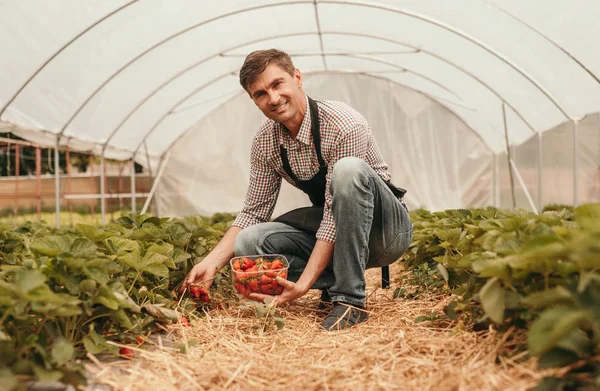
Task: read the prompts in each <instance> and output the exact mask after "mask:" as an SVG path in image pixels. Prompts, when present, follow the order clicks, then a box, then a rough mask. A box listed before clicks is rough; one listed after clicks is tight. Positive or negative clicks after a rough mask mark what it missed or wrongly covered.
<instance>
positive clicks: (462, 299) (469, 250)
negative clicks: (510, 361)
mask: <svg viewBox="0 0 600 391" xmlns="http://www.w3.org/2000/svg"><path fill="white" fill-rule="evenodd" d="M411 215H412V217H413V222H414V226H415V232H414V235H413V242H412V243H411V245H410V248H409V250H408V252H407V254H406V255H405V256H404V257H403V261H404V262H405V264H406V265H407V266H408V267H409V268H411V269H412V270H414V271H415V273H416V275H418V274H419V273H421V270H422V269H423V265H432V264H437V265H436V267H428V268H427V269H428V270H436V269H437V270H436V272H437V274H438V275H439V278H440V279H441V278H443V279H444V280H445V281H446V283H447V287H448V288H449V289H451V290H452V293H453V294H454V295H455V297H456V299H455V300H454V301H453V302H451V303H450V305H449V306H448V307H447V308H446V311H445V312H446V314H447V315H448V317H449V318H451V319H455V318H457V317H462V318H463V322H464V321H467V322H472V323H473V324H474V326H477V324H481V325H485V324H488V323H490V322H493V323H496V324H498V325H499V326H500V327H508V326H510V325H514V326H517V327H525V328H528V329H529V341H528V349H529V352H530V354H532V355H536V356H539V357H540V367H542V368H545V367H550V366H562V365H567V364H572V363H574V362H578V361H579V362H582V363H584V364H582V365H580V369H581V368H587V372H585V371H584V372H585V373H587V375H585V374H584V375H581V374H579V375H578V379H579V380H578V381H580V382H582V383H581V384H596V385H597V386H600V384H597V383H598V375H600V368H599V366H598V364H597V362H598V358H599V355H600V306H599V305H598V303H599V302H600V244H599V243H600V204H590V205H583V206H581V207H579V208H576V209H574V210H573V209H568V208H565V209H560V208H558V207H556V208H554V207H552V208H548V209H547V210H546V211H545V212H543V213H542V214H540V215H536V214H533V213H530V212H527V211H523V210H519V211H516V212H515V213H509V212H506V211H500V210H497V209H493V208H488V209H474V210H448V211H444V212H435V213H430V212H428V211H424V210H416V211H414V212H412V213H411ZM412 280H413V281H416V279H415V278H413V279H412ZM420 280H421V281H420V282H421V283H424V284H426V285H428V286H429V287H430V288H432V289H433V288H435V286H434V285H435V283H433V280H431V278H430V280H431V283H430V282H428V281H427V280H424V279H423V278H420ZM438 287H439V286H438ZM438 289H439V288H438ZM396 296H398V297H401V296H402V295H400V291H399V292H398V295H396ZM428 317H429V314H428V315H424V316H423V317H421V318H419V319H424V320H425V319H429V318H428ZM582 379H584V380H582ZM594 379H595V380H594ZM569 381H572V379H567V380H565V382H569ZM586 382H587V383H586Z"/></svg>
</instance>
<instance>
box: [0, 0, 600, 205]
mask: <svg viewBox="0 0 600 391" xmlns="http://www.w3.org/2000/svg"><path fill="white" fill-rule="evenodd" d="M598 20H600V2H598V1H591V0H573V1H570V2H569V4H568V6H565V3H564V2H563V1H559V0H544V1H541V0H538V1H536V0H454V1H447V0H430V1H422V0H411V1H408V0H404V1H401V0H396V1H393V0H384V1H336V0H315V1H313V0H310V1H283V0H274V1H258V0H226V1H219V2H207V1H197V0H178V1H166V0H161V1H158V0H138V1H123V0H121V1H117V0H103V1H91V0H61V1H60V2H56V1H50V0H45V1H42V0H19V1H17V0H5V1H2V2H0V53H2V61H0V130H4V131H7V130H8V131H11V132H13V133H15V134H17V135H19V136H22V137H25V138H27V139H30V140H33V141H36V142H39V143H44V144H47V145H52V146H54V145H56V143H57V142H59V143H60V144H61V145H62V146H69V147H70V148H73V149H80V150H92V151H94V152H95V153H99V154H100V153H103V154H104V155H105V156H106V157H110V158H117V159H128V158H130V157H132V156H136V154H137V153H141V152H143V153H145V152H146V150H147V151H148V153H149V155H150V157H151V159H150V160H151V162H153V163H152V164H157V162H158V161H159V160H160V158H161V157H162V156H164V155H165V152H166V151H168V150H169V149H170V148H173V149H174V150H175V149H177V148H178V147H177V144H178V142H179V141H180V140H184V139H186V137H187V134H186V132H188V131H190V130H192V129H193V130H194V131H197V130H198V129H199V128H198V126H199V125H200V124H202V123H214V124H215V126H221V127H222V128H223V124H225V123H229V124H230V125H229V128H232V129H238V131H239V132H242V131H243V132H244V135H242V134H241V133H233V132H226V131H223V132H221V133H219V134H218V135H215V136H214V137H216V139H214V140H211V141H210V142H205V141H206V140H203V139H198V140H199V141H198V145H197V150H196V152H195V153H196V154H200V153H206V154H213V153H217V152H220V153H222V154H223V155H222V156H220V157H219V158H218V159H217V160H223V157H224V156H225V153H226V152H225V151H227V150H229V149H230V148H233V146H231V145H230V144H231V143H232V141H233V142H234V143H236V144H237V143H238V142H240V141H241V140H244V144H243V145H240V146H237V145H236V148H242V149H244V148H245V149H247V148H248V147H249V138H248V137H251V136H248V135H247V133H252V132H253V130H252V129H249V126H242V124H241V123H232V122H230V121H235V120H236V119H237V118H241V117H242V116H243V115H242V113H244V112H245V110H247V109H248V107H247V106H242V105H247V102H246V103H242V102H244V101H243V99H242V98H241V97H240V92H241V91H242V90H241V87H240V86H239V84H238V77H237V72H238V70H239V67H240V66H241V64H242V62H243V59H244V56H245V55H246V54H248V53H249V52H250V51H251V50H254V49H258V48H268V47H279V48H281V49H284V50H286V51H288V52H289V53H290V54H291V55H292V58H293V60H294V62H295V64H296V66H297V67H298V68H299V69H300V70H301V71H303V72H305V73H307V74H314V75H317V74H321V73H322V74H324V75H330V77H332V78H335V77H336V76H335V75H338V76H339V74H340V73H345V74H346V75H345V76H347V77H346V78H344V79H343V80H344V83H346V81H347V80H350V79H352V78H355V79H356V80H355V81H356V85H360V86H361V87H360V88H364V83H363V81H362V80H363V79H361V77H363V76H367V77H370V78H371V79H368V80H371V81H374V80H384V81H386V82H389V83H391V85H393V86H394V88H397V89H398V90H400V87H403V88H405V89H410V90H412V91H413V92H415V93H416V94H417V95H418V96H419V99H421V100H423V99H424V97H427V99H428V104H429V105H430V106H429V107H430V108H431V109H427V110H425V112H427V113H430V114H428V115H430V116H431V118H432V119H431V120H430V121H431V124H429V125H427V127H426V128H425V129H428V130H427V131H428V132H430V133H431V135H435V136H436V137H437V138H436V139H435V140H433V139H431V137H425V136H424V135H422V134H421V133H419V134H420V136H419V137H413V138H412V139H411V138H410V137H409V141H408V142H407V144H402V145H405V146H406V148H407V149H410V152H409V153H408V154H409V155H410V154H414V155H419V156H421V157H425V158H427V159H437V160H438V161H439V165H440V166H446V165H448V167H454V166H456V165H457V164H458V166H460V164H459V163H457V162H454V161H452V162H450V161H448V160H444V159H454V158H455V157H456V155H454V154H453V153H451V152H448V151H445V150H444V151H443V152H442V153H441V154H439V155H438V156H437V157H427V155H426V154H427V153H430V149H431V148H432V149H433V150H436V148H435V143H439V144H440V145H442V146H444V147H445V146H447V145H451V144H445V142H446V141H447V140H444V139H443V138H439V137H440V136H439V135H442V134H445V132H457V133H456V135H455V137H459V135H461V136H460V137H461V139H460V140H461V142H459V143H458V144H461V143H462V140H463V139H465V140H470V138H471V137H475V139H477V140H479V141H480V142H479V144H480V145H477V146H476V145H473V148H479V149H478V150H477V151H475V152H474V153H475V154H476V155H478V156H484V155H486V154H489V153H494V154H498V153H502V152H503V151H505V150H506V140H505V135H504V134H505V129H506V131H507V133H508V140H509V144H511V145H513V148H519V147H518V146H519V145H521V144H523V143H525V142H528V140H533V139H534V138H536V137H537V134H538V133H542V132H547V131H550V130H552V129H555V128H558V127H560V126H564V127H566V128H569V127H570V126H571V122H570V121H572V120H580V121H582V123H583V122H585V120H586V116H588V117H589V116H591V115H594V114H595V113H597V112H599V111H600V80H599V77H600V39H598V38H599V37H600V24H599V23H598ZM324 77H325V76H324ZM336 80H340V79H339V78H338V79H336ZM335 84H336V83H333V82H332V83H325V84H324V85H335ZM368 84H369V85H370V84H373V83H368ZM369 88H370V89H369ZM390 88H391V87H390ZM376 90H377V91H382V92H381V94H382V96H381V97H377V98H375V97H372V96H370V97H371V98H373V99H380V100H385V99H387V98H386V97H389V96H390V94H389V91H388V92H386V89H385V88H379V87H374V86H370V87H367V90H360V91H357V92H356V93H357V94H359V95H360V94H368V93H371V92H368V91H376ZM315 91H317V90H315ZM318 91H319V92H320V95H322V96H315V98H325V97H327V96H334V95H335V91H325V90H318ZM403 91H404V90H403ZM378 93H379V92H378ZM340 94H341V96H345V94H346V93H344V92H340ZM400 96H403V97H404V98H399V99H408V98H409V97H410V98H411V99H412V98H413V97H414V96H415V95H414V94H408V93H406V94H405V93H402V94H400ZM234 102H238V105H234V104H233V103H234ZM356 102H357V105H360V102H359V101H358V100H357V101H356ZM411 105H413V102H411V101H407V100H399V101H398V102H397V104H395V105H390V106H389V107H396V108H397V109H398V108H400V109H402V110H403V111H401V112H390V111H388V110H381V111H380V112H379V113H378V114H377V115H378V116H379V117H377V118H373V117H372V118H369V119H370V120H371V121H372V122H377V123H378V124H382V126H383V128H379V129H377V130H374V131H375V132H377V133H376V137H385V136H383V135H384V134H391V133H393V132H397V133H399V134H403V135H405V134H410V133H411V132H410V130H409V129H404V128H402V126H399V125H398V124H397V120H398V119H399V118H403V117H405V114H406V113H407V112H410V109H409V107H410V106H411ZM503 106H504V107H505V112H506V121H505V120H504V115H503ZM225 107H227V108H228V112H227V114H226V116H227V120H225V119H223V108H225ZM357 108H358V109H360V107H357ZM434 108H435V109H434ZM442 108H443V113H444V114H443V115H441V114H439V113H438V112H441V111H442ZM217 112H220V113H221V115H220V116H215V113H217ZM244 115H245V114H244ZM253 115H257V114H256V113H255V114H253ZM436 116H439V117H436ZM407 118H411V117H410V116H408V117H407ZM436 118H441V120H440V121H436ZM450 118H451V119H450ZM219 121H222V123H221V124H220V125H219ZM409 122H410V121H409ZM416 122H417V123H419V126H421V125H422V124H423V123H424V122H422V119H419V120H418V121H416ZM252 124H254V125H255V124H256V123H255V122H252ZM390 124H393V127H390V126H391V125H390ZM456 124H461V125H460V126H458V125H456ZM233 125H235V126H233ZM413 125H414V124H413ZM413 125H411V126H413ZM407 126H408V125H407ZM374 128H375V127H374ZM459 128H460V129H461V130H458V129H459ZM419 129H421V128H419ZM429 129H431V130H429ZM464 129H469V132H466V131H463V130H464ZM421 130H422V129H421ZM414 133H418V132H416V131H415V132H414ZM581 133H582V136H585V135H584V134H583V133H585V132H581ZM463 134H469V136H465V137H466V138H465V137H463V136H462V135H463ZM219 137H221V138H219ZM457 140H458V139H457ZM442 142H444V143H442ZM411 143H414V144H411ZM428 143H432V144H434V146H433V147H430V146H428ZM550 144H552V143H550ZM207 145H212V146H213V148H215V147H216V146H217V145H218V149H217V151H214V150H213V151H208V150H207V149H206V146H207ZM442 149H445V148H442ZM582 153H585V151H582ZM546 154H550V156H554V155H553V154H552V151H550V150H548V149H547V148H546V149H545V150H544V155H546ZM388 156H389V154H388ZM584 158H585V157H584ZM393 159H399V158H397V157H396V156H395V155H394V156H393ZM137 160H138V161H139V162H140V163H144V164H145V161H146V158H145V157H142V156H141V155H140V156H139V158H138V159H137ZM388 160H392V156H390V157H389V158H388ZM521 160H522V159H521ZM491 161H492V159H491V158H490V159H489V162H491ZM496 161H498V160H496ZM410 162H411V163H413V162H414V160H411V161H410ZM247 164H248V163H246V166H247ZM407 164H408V163H407ZM518 164H519V163H518V162H517V165H518ZM489 165H491V163H489ZM542 166H543V165H542ZM393 167H394V171H395V172H396V173H397V174H396V176H397V177H399V176H401V175H402V174H400V173H398V172H399V171H400V172H402V171H407V172H408V171H410V172H411V173H412V172H418V171H419V170H414V169H413V170H409V167H408V166H407V167H398V166H396V165H395V164H394V165H393ZM428 167H430V170H431V171H425V172H422V173H421V174H422V175H425V177H427V178H437V174H438V173H439V174H440V175H447V172H450V171H451V170H450V169H445V170H442V171H439V170H438V171H439V172H434V171H433V170H434V167H433V166H431V164H430V165H428ZM497 167H498V169H497V170H496V171H495V172H496V176H497V177H500V178H501V177H502V171H501V170H502V167H501V166H499V165H498V164H497ZM478 168H479V169H480V170H482V174H481V175H482V176H479V177H477V178H479V179H477V180H475V179H473V178H474V177H473V178H471V177H469V176H468V175H458V176H456V179H455V178H453V177H452V176H449V177H444V179H443V182H444V183H443V184H442V185H437V184H436V186H441V187H442V188H444V189H446V187H447V186H450V185H449V184H453V185H452V186H455V187H456V186H458V187H459V189H457V190H456V191H457V194H456V195H454V194H443V195H442V194H435V195H434V194H431V192H432V189H430V188H428V187H427V186H430V185H428V184H426V183H427V182H426V181H425V182H423V181H420V180H419V181H414V183H415V185H414V187H412V188H411V189H412V194H413V195H414V197H419V198H418V200H419V202H417V199H415V203H416V204H419V205H420V204H422V205H426V206H428V207H434V208H440V207H444V206H445V205H456V203H458V202H467V200H468V199H470V200H480V201H481V202H484V203H486V202H489V200H490V199H493V198H494V197H493V195H492V196H490V194H491V192H492V189H491V188H486V189H485V191H486V192H487V196H484V195H483V193H480V192H478V191H475V192H473V193H471V188H472V187H473V186H475V187H476V188H479V187H478V186H482V184H483V183H485V182H486V181H487V184H488V185H491V183H492V182H493V180H492V178H491V177H492V176H493V175H492V174H491V172H492V170H491V166H489V167H487V169H488V171H487V172H486V173H483V170H484V169H485V164H484V165H481V166H480V167H478ZM196 169H198V170H203V168H202V167H197V168H196ZM167 171H169V172H170V173H171V176H173V175H176V174H177V173H174V172H172V171H171V170H167ZM206 175H211V174H206ZM236 175H237V173H236ZM453 175H454V174H453ZM586 175H587V174H585V175H582V176H581V179H582V180H583V179H585V178H586ZM488 176H489V178H488ZM588 177H589V176H588ZM173 180H175V179H173ZM178 180H179V181H185V180H186V179H185V178H184V177H180V178H178ZM406 180H407V181H409V179H406ZM236 183H239V181H236ZM411 183H412V182H411ZM571 185H572V186H574V184H571ZM498 186H499V187H502V186H503V185H502V181H501V180H500V181H498V183H497V188H498ZM545 189H546V188H544V191H545ZM163 190H165V189H163ZM450 190H452V187H450ZM235 191H236V192H237V193H239V192H240V191H241V188H240V189H236V190H235ZM482 191H483V190H482ZM164 192H166V190H165V191H163V193H164ZM500 193H501V194H502V192H501V191H500ZM583 193H584V192H582V199H583ZM467 194H468V195H467ZM534 196H535V195H534ZM490 197H491V198H490ZM236 198H237V199H238V201H239V195H238V197H236ZM442 198H444V202H438V201H435V202H434V201H433V199H442ZM549 199H551V197H549ZM552 199H553V198H552ZM557 199H558V198H557Z"/></svg>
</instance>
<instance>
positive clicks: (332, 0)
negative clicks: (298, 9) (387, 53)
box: [316, 0, 572, 120]
mask: <svg viewBox="0 0 600 391" xmlns="http://www.w3.org/2000/svg"><path fill="white" fill-rule="evenodd" d="M316 1H317V2H318V3H321V4H346V5H353V6H358V7H366V8H373V9H379V10H382V11H389V12H395V13H398V14H401V15H404V16H407V17H410V18H415V19H418V20H421V21H423V22H426V23H430V24H433V25H435V26H437V27H440V28H442V29H444V30H446V31H449V32H451V33H454V34H456V35H458V36H459V37H461V38H464V39H466V40H467V41H469V42H471V43H473V44H475V45H476V46H478V47H480V48H481V49H483V50H485V51H486V52H488V53H490V54H491V55H493V56H494V57H496V58H498V59H499V60H501V61H502V62H504V63H505V64H507V65H508V66H510V67H511V68H512V69H514V70H515V71H517V72H518V73H519V74H520V75H521V76H523V77H525V78H526V79H527V80H528V81H529V82H530V83H531V84H533V85H534V86H535V87H536V88H537V89H538V90H540V91H541V92H542V93H543V94H544V95H545V96H546V97H547V98H548V99H549V100H550V101H551V102H552V103H553V104H554V106H555V107H556V108H557V109H558V110H559V111H560V112H561V113H562V114H563V115H564V116H565V118H566V119H567V120H571V119H572V118H571V117H570V116H569V115H568V114H567V113H566V111H565V110H564V109H563V108H562V106H561V105H560V103H558V101H557V99H556V98H555V97H554V96H553V95H552V94H551V93H550V92H549V91H548V90H546V88H544V86H543V85H541V83H539V82H538V81H537V80H535V79H534V78H533V76H531V75H529V74H528V73H527V72H525V70H523V69H521V68H520V67H519V66H518V65H516V64H515V63H513V62H512V61H510V60H509V59H507V58H505V56H503V55H502V54H500V53H499V52H498V51H496V50H494V49H493V48H491V47H489V46H488V45H486V44H484V43H483V42H481V41H479V40H477V39H476V38H474V37H471V36H470V35H468V34H466V33H463V32H461V31H460V30H459V29H458V28H455V27H453V26H450V25H446V24H444V23H441V22H438V21H437V20H435V19H433V18H431V17H428V16H424V15H420V14H419V13H417V12H414V11H407V10H405V9H400V8H395V7H388V6H383V5H376V4H372V3H364V2H361V1H356V0H316Z"/></svg>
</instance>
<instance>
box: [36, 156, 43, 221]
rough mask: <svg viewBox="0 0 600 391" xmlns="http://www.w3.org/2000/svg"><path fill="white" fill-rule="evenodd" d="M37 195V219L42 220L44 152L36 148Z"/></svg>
mask: <svg viewBox="0 0 600 391" xmlns="http://www.w3.org/2000/svg"><path fill="white" fill-rule="evenodd" d="M35 178H36V182H35V183H36V185H35V193H36V198H37V217H38V220H41V219H42V150H41V149H40V147H35Z"/></svg>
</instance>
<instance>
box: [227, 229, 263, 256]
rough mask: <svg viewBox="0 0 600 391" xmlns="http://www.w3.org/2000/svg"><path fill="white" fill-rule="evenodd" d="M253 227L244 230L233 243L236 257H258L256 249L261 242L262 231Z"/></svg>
mask: <svg viewBox="0 0 600 391" xmlns="http://www.w3.org/2000/svg"><path fill="white" fill-rule="evenodd" d="M256 228H257V226H256V225H253V226H250V227H247V228H244V229H242V230H241V231H240V232H239V233H238V234H237V236H236V237H235V241H234V242H233V251H234V253H235V256H236V257H240V256H243V255H256V247H257V246H258V241H259V240H260V237H259V236H260V231H259V230H258V229H256Z"/></svg>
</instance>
